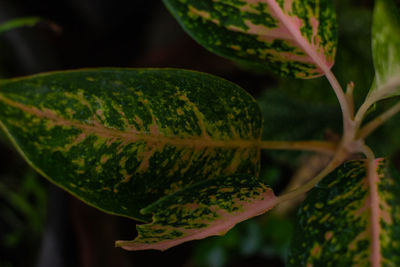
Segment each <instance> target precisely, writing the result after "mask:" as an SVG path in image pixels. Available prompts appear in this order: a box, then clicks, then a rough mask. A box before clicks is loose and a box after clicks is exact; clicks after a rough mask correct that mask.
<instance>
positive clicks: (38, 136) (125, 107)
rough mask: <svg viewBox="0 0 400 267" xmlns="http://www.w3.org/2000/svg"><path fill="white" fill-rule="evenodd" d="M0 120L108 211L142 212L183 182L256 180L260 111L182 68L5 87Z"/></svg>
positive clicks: (36, 159)
mask: <svg viewBox="0 0 400 267" xmlns="http://www.w3.org/2000/svg"><path fill="white" fill-rule="evenodd" d="M0 121H1V125H2V127H3V129H4V130H6V131H7V133H8V135H9V136H10V138H11V139H12V141H13V142H14V144H15V145H16V146H17V148H18V150H19V151H20V153H21V154H22V155H23V156H24V157H25V158H26V160H27V161H28V162H29V163H30V164H31V165H32V166H33V167H34V168H35V169H36V170H37V171H39V172H40V173H41V174H42V175H44V176H45V177H47V178H48V179H50V180H51V181H52V182H54V183H55V184H57V185H59V186H60V187H62V188H63V189H65V190H67V191H68V192H70V193H71V194H73V195H74V196H76V197H78V198H80V199H81V200H83V201H85V202H86V203H88V204H90V205H92V206H94V207H97V208H99V209H101V210H103V211H105V212H108V213H112V214H117V215H121V216H126V217H130V218H134V219H137V220H140V221H146V222H148V221H151V216H149V215H143V214H141V213H140V210H141V209H142V208H144V207H146V206H148V205H150V204H151V203H153V202H155V201H157V200H158V199H160V198H162V197H164V196H166V195H170V194H173V193H175V192H176V191H178V190H179V189H181V188H183V187H187V186H190V185H192V184H195V183H198V182H200V181H203V180H206V179H210V178H215V177H218V176H224V175H231V174H234V173H238V174H248V175H252V176H256V177H257V176H258V172H259V168H260V160H259V156H260V149H259V147H258V146H257V143H258V141H259V140H260V137H261V127H262V117H261V113H260V109H259V107H258V105H257V103H256V102H255V100H254V99H253V98H252V97H251V96H250V95H248V94H247V93H246V92H245V91H244V90H243V89H241V88H240V87H238V86H236V85H234V84H232V83H230V82H228V81H225V80H223V79H220V78H217V77H214V76H211V75H207V74H203V73H198V72H192V71H184V70H174V69H138V70H134V69H93V70H81V71H68V72H55V73H49V74H42V75H37V76H33V77H27V78H19V79H11V80H7V81H2V82H1V83H0Z"/></svg>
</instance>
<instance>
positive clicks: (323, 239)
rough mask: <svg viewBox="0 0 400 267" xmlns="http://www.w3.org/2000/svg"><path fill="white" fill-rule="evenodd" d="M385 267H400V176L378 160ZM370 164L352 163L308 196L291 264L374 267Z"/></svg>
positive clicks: (297, 228)
mask: <svg viewBox="0 0 400 267" xmlns="http://www.w3.org/2000/svg"><path fill="white" fill-rule="evenodd" d="M377 173H378V177H379V179H378V188H379V189H378V191H379V192H378V193H379V210H380V211H379V214H380V218H379V221H380V250H381V264H382V266H393V267H394V266H400V256H399V255H400V206H399V204H400V195H399V194H400V177H399V175H398V173H397V172H393V171H392V172H391V173H390V174H389V173H385V166H384V161H383V160H378V170H377ZM369 189H370V187H369V182H368V179H367V162H366V161H351V162H348V163H346V164H345V165H344V166H343V167H341V168H340V169H338V170H337V171H335V172H334V173H332V174H331V175H330V176H328V177H326V178H325V179H324V180H323V181H322V182H320V183H319V184H318V185H317V186H316V187H315V188H314V189H313V190H312V191H311V192H310V193H309V194H308V196H307V199H306V200H305V201H304V203H303V204H302V205H301V207H300V209H299V214H298V224H297V226H296V229H295V235H294V240H293V241H292V245H291V251H290V255H289V259H288V265H289V266H307V267H311V266H315V267H317V266H327V267H329V266H332V267H336V266H337V267H342V266H343V267H349V266H371V242H372V234H371V227H372V226H371V221H372V218H371V205H373V204H371V202H370V190H369Z"/></svg>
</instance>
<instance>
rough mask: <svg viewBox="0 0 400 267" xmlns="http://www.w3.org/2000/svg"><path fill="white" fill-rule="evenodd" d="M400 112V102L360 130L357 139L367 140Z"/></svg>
mask: <svg viewBox="0 0 400 267" xmlns="http://www.w3.org/2000/svg"><path fill="white" fill-rule="evenodd" d="M398 112H400V102H399V103H397V104H396V105H394V106H393V107H391V108H390V109H388V110H387V111H385V112H384V113H382V114H381V115H379V116H378V117H376V118H375V119H374V120H372V121H370V122H369V123H368V124H367V125H365V126H364V127H363V128H361V129H360V131H359V132H358V134H357V139H365V138H366V137H367V136H368V135H370V134H371V133H372V132H373V131H375V130H376V129H377V128H378V127H379V126H381V125H382V124H383V123H384V122H385V121H387V120H388V119H390V118H391V117H393V116H394V115H396V114H397V113H398Z"/></svg>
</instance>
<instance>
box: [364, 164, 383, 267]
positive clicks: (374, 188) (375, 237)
mask: <svg viewBox="0 0 400 267" xmlns="http://www.w3.org/2000/svg"><path fill="white" fill-rule="evenodd" d="M380 161H381V159H378V160H375V159H370V160H368V163H367V164H368V165H367V180H368V185H369V193H370V203H369V204H370V209H371V218H370V220H371V226H370V227H371V235H372V236H371V256H370V260H371V266H372V267H380V266H381V258H382V255H381V248H380V240H379V236H380V232H381V226H380V223H379V220H380V217H381V214H380V213H381V212H380V208H379V193H378V183H379V175H378V166H379V162H380Z"/></svg>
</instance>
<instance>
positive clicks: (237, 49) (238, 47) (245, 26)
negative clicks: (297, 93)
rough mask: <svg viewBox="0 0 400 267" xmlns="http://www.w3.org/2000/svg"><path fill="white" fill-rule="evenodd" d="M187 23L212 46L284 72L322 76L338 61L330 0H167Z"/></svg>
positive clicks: (241, 60)
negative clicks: (335, 60)
mask: <svg viewBox="0 0 400 267" xmlns="http://www.w3.org/2000/svg"><path fill="white" fill-rule="evenodd" d="M164 3H165V4H166V6H167V7H168V8H169V10H170V11H171V12H172V14H173V15H174V16H175V17H176V18H177V20H178V21H179V22H180V24H181V25H182V26H183V28H184V29H185V30H186V31H187V32H188V33H189V34H190V35H191V36H192V37H193V38H194V39H195V40H196V41H197V42H199V43H200V44H201V45H203V46H204V47H206V48H207V49H209V50H210V51H212V52H214V53H216V54H219V55H221V56H224V57H227V58H229V59H232V60H234V61H237V62H239V63H242V64H247V65H250V66H253V67H257V68H261V69H269V70H272V71H275V72H278V73H280V74H281V75H284V76H292V77H298V78H311V77H315V76H320V75H322V74H323V73H324V70H325V71H326V70H328V69H329V68H330V67H331V66H332V65H333V63H334V57H335V50H336V20H335V11H334V9H333V7H332V3H331V1H330V0H322V1H316V0H307V1H304V0H286V1H283V0H281V1H277V0H239V1H237V0H217V1H214V0H201V1H198V0H164Z"/></svg>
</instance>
